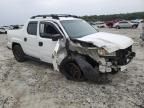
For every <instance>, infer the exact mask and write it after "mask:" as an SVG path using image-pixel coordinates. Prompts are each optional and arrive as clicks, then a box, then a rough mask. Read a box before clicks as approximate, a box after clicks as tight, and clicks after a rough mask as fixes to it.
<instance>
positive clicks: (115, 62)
mask: <svg viewBox="0 0 144 108" xmlns="http://www.w3.org/2000/svg"><path fill="white" fill-rule="evenodd" d="M135 56H136V53H135V52H132V46H130V47H128V48H127V49H122V50H118V51H116V56H108V57H105V58H104V59H105V63H102V64H100V65H99V71H100V72H102V73H106V72H112V71H113V70H115V71H119V70H120V71H124V70H125V69H126V68H127V65H128V64H129V63H130V62H131V61H132V60H133V58H134V57H135Z"/></svg>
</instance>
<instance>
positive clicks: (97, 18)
mask: <svg viewBox="0 0 144 108" xmlns="http://www.w3.org/2000/svg"><path fill="white" fill-rule="evenodd" d="M81 18H83V19H84V20H86V21H111V20H116V19H124V20H134V19H144V12H135V13H126V14H112V15H91V16H82V17H81Z"/></svg>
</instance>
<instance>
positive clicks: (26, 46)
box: [8, 14, 135, 81]
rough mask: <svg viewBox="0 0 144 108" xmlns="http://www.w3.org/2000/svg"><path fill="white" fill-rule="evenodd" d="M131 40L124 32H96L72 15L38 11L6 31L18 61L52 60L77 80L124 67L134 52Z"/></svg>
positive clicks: (94, 76)
mask: <svg viewBox="0 0 144 108" xmlns="http://www.w3.org/2000/svg"><path fill="white" fill-rule="evenodd" d="M132 44H133V40H132V39H130V38H128V37H126V36H122V35H117V34H111V33H104V32H98V31H97V30H95V29H94V28H93V27H92V26H90V25H89V24H88V23H87V22H86V21H84V20H82V19H80V18H79V17H77V16H73V15H53V14H52V15H37V16H33V17H31V18H30V19H29V20H28V21H27V23H26V24H25V25H24V27H23V29H21V30H10V31H8V47H9V48H11V49H12V51H13V54H14V57H15V58H16V60H17V61H19V62H23V61H25V60H26V59H27V58H33V59H36V60H39V61H43V62H46V63H51V64H53V67H54V70H56V71H60V72H61V73H62V74H64V75H65V76H66V78H67V79H71V80H76V81H80V80H84V79H87V80H92V81H98V80H99V79H100V78H101V77H100V76H101V75H104V74H105V73H112V72H118V71H123V70H124V69H125V67H126V66H127V64H129V63H130V61H131V60H132V59H133V57H134V56H135V53H134V52H133V51H132Z"/></svg>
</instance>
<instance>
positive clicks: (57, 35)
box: [51, 34, 63, 41]
mask: <svg viewBox="0 0 144 108" xmlns="http://www.w3.org/2000/svg"><path fill="white" fill-rule="evenodd" d="M62 38H63V36H62V35H61V34H54V35H52V36H51V39H52V41H58V40H59V39H62Z"/></svg>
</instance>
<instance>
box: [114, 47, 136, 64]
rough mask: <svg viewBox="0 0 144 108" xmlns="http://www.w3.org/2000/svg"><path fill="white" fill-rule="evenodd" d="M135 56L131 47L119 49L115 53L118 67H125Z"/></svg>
mask: <svg viewBox="0 0 144 108" xmlns="http://www.w3.org/2000/svg"><path fill="white" fill-rule="evenodd" d="M134 56H135V53H134V52H132V46H130V47H128V48H126V49H121V50H118V51H116V57H117V64H118V65H126V64H128V63H129V62H130V61H131V59H132V58H133V57H134Z"/></svg>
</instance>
